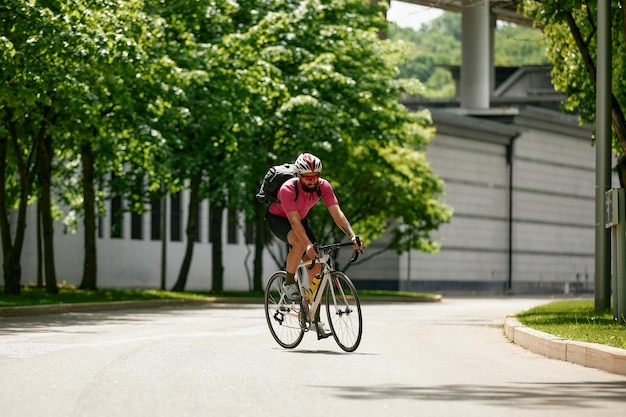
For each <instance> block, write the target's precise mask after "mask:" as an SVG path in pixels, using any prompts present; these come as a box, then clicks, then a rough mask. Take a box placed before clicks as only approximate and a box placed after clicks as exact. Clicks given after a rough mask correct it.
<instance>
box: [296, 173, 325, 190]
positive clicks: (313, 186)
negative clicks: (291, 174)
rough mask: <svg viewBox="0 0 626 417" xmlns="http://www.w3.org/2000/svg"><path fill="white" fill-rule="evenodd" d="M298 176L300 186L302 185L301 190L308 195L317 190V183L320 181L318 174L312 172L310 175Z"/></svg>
mask: <svg viewBox="0 0 626 417" xmlns="http://www.w3.org/2000/svg"><path fill="white" fill-rule="evenodd" d="M299 176H300V184H302V189H303V190H304V191H306V192H308V193H312V192H314V191H315V190H317V183H318V181H319V179H320V173H319V172H314V173H310V174H299Z"/></svg>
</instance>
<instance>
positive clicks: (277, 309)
mask: <svg viewBox="0 0 626 417" xmlns="http://www.w3.org/2000/svg"><path fill="white" fill-rule="evenodd" d="M285 277H286V274H285V272H283V271H279V272H275V273H274V275H272V276H271V277H270V279H269V281H267V285H266V287H265V296H264V301H263V304H264V307H265V319H266V320H267V325H268V327H269V328H270V333H272V336H273V337H274V340H276V342H277V343H278V344H279V345H280V346H282V347H284V348H286V349H293V348H295V347H296V346H298V345H299V344H300V342H301V341H302V338H303V337H304V329H303V328H302V327H301V326H300V303H294V302H292V301H289V300H288V299H287V297H286V296H285V292H284V291H283V282H285Z"/></svg>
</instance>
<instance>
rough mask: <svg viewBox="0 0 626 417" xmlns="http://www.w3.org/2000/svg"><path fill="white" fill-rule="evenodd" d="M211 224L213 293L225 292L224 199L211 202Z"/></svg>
mask: <svg viewBox="0 0 626 417" xmlns="http://www.w3.org/2000/svg"><path fill="white" fill-rule="evenodd" d="M209 206H210V222H211V239H210V240H211V265H212V266H211V272H212V276H213V291H214V292H221V291H223V290H224V263H223V260H222V224H223V221H224V207H225V206H226V204H225V202H224V199H221V200H219V201H210V202H209Z"/></svg>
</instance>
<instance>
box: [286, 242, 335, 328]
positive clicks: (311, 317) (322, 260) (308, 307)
mask: <svg viewBox="0 0 626 417" xmlns="http://www.w3.org/2000/svg"><path fill="white" fill-rule="evenodd" d="M313 262H315V263H316V264H320V266H321V271H320V273H321V274H322V278H321V281H320V285H319V286H318V287H317V289H316V290H315V293H313V294H312V297H311V299H310V298H309V295H310V294H311V293H310V291H312V290H311V288H309V285H308V283H307V285H306V286H305V285H303V284H302V283H303V280H304V279H306V280H307V281H308V274H305V276H302V275H303V274H302V268H309V267H310V266H311V265H312V264H313ZM331 262H332V260H331V258H330V253H329V252H326V251H324V254H323V255H321V256H320V257H319V258H317V259H314V260H313V259H309V260H307V261H301V262H300V264H299V265H298V269H297V270H296V274H295V275H296V280H297V282H298V285H299V286H300V295H301V296H302V306H303V310H304V311H303V313H305V317H306V323H305V326H306V327H307V328H308V327H310V325H311V323H314V322H315V314H316V312H317V310H318V308H319V307H320V305H321V304H322V296H323V295H324V289H325V288H326V286H327V285H328V280H329V279H330V275H331V272H332V271H333V268H332V264H331ZM329 291H330V293H331V296H332V297H333V301H334V300H335V290H334V288H333V286H332V285H329Z"/></svg>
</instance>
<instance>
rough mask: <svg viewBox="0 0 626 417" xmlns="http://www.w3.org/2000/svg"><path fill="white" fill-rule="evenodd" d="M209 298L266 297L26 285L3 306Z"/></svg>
mask: <svg viewBox="0 0 626 417" xmlns="http://www.w3.org/2000/svg"><path fill="white" fill-rule="evenodd" d="M359 295H360V296H362V297H368V296H372V297H406V298H407V299H415V298H419V299H427V300H429V299H435V297H436V295H435V294H427V293H410V292H399V291H377V290H376V291H373V290H361V291H359ZM206 297H235V298H256V299H260V298H263V292H261V291H256V292H255V291H251V292H247V291H223V292H221V293H218V294H216V293H212V292H202V291H200V292H189V291H185V292H174V291H162V290H146V289H125V290H119V289H100V290H80V289H77V288H74V287H67V286H63V287H61V288H59V293H58V294H48V293H47V292H46V291H45V288H39V287H31V286H25V287H22V289H21V294H20V295H17V296H14V295H5V294H4V290H3V288H2V287H0V307H20V306H37V305H46V304H73V303H102V302H111V301H140V300H201V299H203V298H206Z"/></svg>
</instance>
